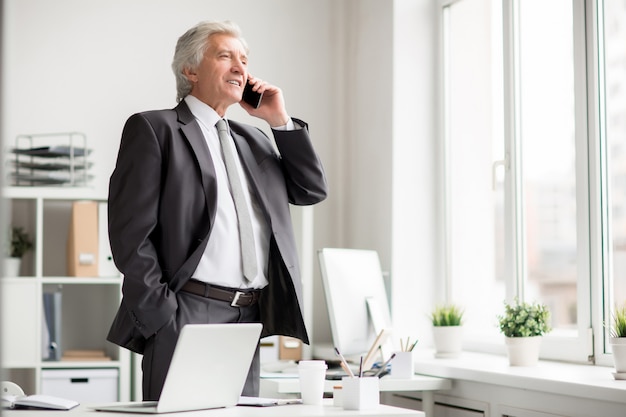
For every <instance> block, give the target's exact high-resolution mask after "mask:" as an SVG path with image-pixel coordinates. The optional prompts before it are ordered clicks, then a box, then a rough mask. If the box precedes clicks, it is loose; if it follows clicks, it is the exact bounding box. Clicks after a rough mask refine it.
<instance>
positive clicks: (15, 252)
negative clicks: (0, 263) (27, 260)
mask: <svg viewBox="0 0 626 417" xmlns="http://www.w3.org/2000/svg"><path fill="white" fill-rule="evenodd" d="M32 247H33V241H32V239H31V238H30V235H29V234H28V233H27V232H26V231H25V230H24V228H23V227H18V226H12V227H11V230H10V231H9V242H8V245H7V248H6V249H7V255H8V257H7V258H6V259H5V275H6V276H9V277H16V276H19V272H20V265H21V263H22V257H23V256H24V254H25V253H26V252H28V251H29V250H30V249H32Z"/></svg>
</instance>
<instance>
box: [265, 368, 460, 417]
mask: <svg viewBox="0 0 626 417" xmlns="http://www.w3.org/2000/svg"><path fill="white" fill-rule="evenodd" d="M335 385H341V381H330V380H326V382H325V384H324V391H325V392H326V393H331V392H333V386H335ZM260 388H261V389H260V391H261V392H260V396H261V397H270V398H298V397H299V394H300V382H299V381H298V379H297V378H263V377H262V378H261V385H260ZM450 388H452V381H451V380H449V379H445V378H438V377H432V376H425V375H413V378H411V379H394V378H391V377H389V376H388V375H387V376H384V377H382V378H381V379H380V391H381V392H402V391H421V392H422V406H423V408H424V415H425V417H433V416H434V415H435V413H434V411H435V398H434V394H433V391H437V390H447V389H450Z"/></svg>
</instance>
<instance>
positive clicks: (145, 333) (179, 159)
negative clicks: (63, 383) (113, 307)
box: [107, 101, 327, 353]
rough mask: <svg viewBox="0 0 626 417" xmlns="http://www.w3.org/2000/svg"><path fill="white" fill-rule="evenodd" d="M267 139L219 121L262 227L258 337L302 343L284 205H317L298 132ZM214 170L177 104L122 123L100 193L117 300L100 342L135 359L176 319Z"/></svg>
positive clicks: (205, 229) (195, 128)
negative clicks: (118, 276)
mask: <svg viewBox="0 0 626 417" xmlns="http://www.w3.org/2000/svg"><path fill="white" fill-rule="evenodd" d="M296 122H297V123H299V124H301V125H302V126H303V127H304V128H303V129H299V130H293V131H273V134H274V139H275V141H276V145H277V147H278V150H279V153H280V155H278V154H277V153H276V152H275V150H274V148H273V147H272V144H271V141H270V140H269V138H268V137H267V136H266V135H265V134H264V133H263V132H262V131H261V130H259V129H257V128H255V127H252V126H249V125H245V124H241V123H237V122H235V121H229V124H230V127H231V131H232V135H233V139H234V141H235V144H236V147H237V150H238V152H239V154H240V155H241V157H242V162H243V166H244V169H245V170H246V172H247V175H248V178H249V181H250V183H251V185H252V188H253V189H254V191H255V192H256V196H255V197H256V198H257V201H258V202H259V204H260V205H261V207H262V208H263V212H264V214H265V217H266V220H267V222H268V224H269V226H270V228H271V242H270V253H269V262H268V265H269V266H268V268H269V270H268V279H269V285H268V286H267V287H266V288H265V290H264V291H263V293H262V297H261V299H260V301H259V307H260V310H261V320H262V322H263V336H267V335H271V334H283V335H287V336H293V337H297V338H299V339H301V340H303V341H304V342H305V343H308V336H307V332H306V328H305V326H304V320H303V318H302V311H301V307H300V306H301V304H302V288H301V279H300V270H299V263H298V256H297V248H296V244H295V238H294V234H293V227H292V223H291V216H290V213H289V204H290V203H291V204H296V205H309V204H315V203H317V202H319V201H322V200H323V199H324V198H325V197H326V193H327V186H326V180H325V177H324V172H323V168H322V165H321V162H320V160H319V158H318V156H317V154H316V153H315V151H314V149H313V146H312V143H311V140H310V137H309V134H308V127H307V126H306V124H305V123H304V122H301V121H296ZM216 187H217V184H216V180H215V169H214V166H213V162H212V159H211V155H210V153H209V148H208V146H207V145H206V142H205V139H204V136H203V134H202V131H201V130H200V126H199V125H198V123H197V121H196V120H195V118H194V116H193V114H192V113H191V111H190V110H189V107H188V106H187V104H186V103H185V102H184V101H181V102H180V104H178V106H176V108H174V109H171V110H158V111H149V112H144V113H139V114H135V115H133V116H131V117H130V118H129V119H128V121H127V122H126V125H125V126H124V130H123V133H122V139H121V144H120V150H119V154H118V159H117V163H116V166H115V169H114V171H113V174H112V175H111V179H110V184H109V201H108V203H109V204H108V209H109V213H108V215H109V239H110V242H111V249H112V254H113V259H114V261H115V264H116V266H117V267H118V269H119V270H120V271H121V272H122V274H123V275H124V283H123V286H122V292H123V298H122V302H121V305H120V308H119V310H118V312H117V315H116V317H115V319H114V321H113V324H112V326H111V329H110V331H109V334H108V337H107V339H108V340H109V341H111V342H113V343H115V344H118V345H120V346H123V347H126V348H128V349H130V350H132V351H135V352H138V353H142V352H143V347H144V343H145V339H147V338H148V337H150V336H151V335H153V334H155V332H157V331H158V330H159V328H160V327H161V326H163V325H164V324H166V323H167V322H168V320H169V319H170V318H171V317H172V315H173V314H175V312H176V308H177V299H176V296H175V293H176V292H178V290H180V288H181V287H182V286H183V285H184V284H185V282H186V281H187V280H188V279H189V278H190V276H191V274H192V273H193V271H194V270H195V268H196V266H197V265H198V262H199V260H200V256H201V255H202V252H203V251H204V248H205V247H206V244H207V241H208V238H209V235H210V233H211V229H212V225H213V222H214V219H215V208H216V207H215V206H216V199H215V196H216Z"/></svg>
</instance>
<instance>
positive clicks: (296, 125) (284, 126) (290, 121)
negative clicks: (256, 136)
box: [272, 117, 302, 130]
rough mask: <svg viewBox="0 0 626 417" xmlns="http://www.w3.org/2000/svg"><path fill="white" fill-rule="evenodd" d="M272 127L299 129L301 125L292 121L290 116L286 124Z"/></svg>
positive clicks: (277, 128) (275, 128)
mask: <svg viewBox="0 0 626 417" xmlns="http://www.w3.org/2000/svg"><path fill="white" fill-rule="evenodd" d="M272 129H274V130H300V129H302V126H300V124H299V123H296V122H294V121H293V119H292V118H291V117H290V118H289V121H288V122H287V124H286V125H282V126H276V127H273V128H272Z"/></svg>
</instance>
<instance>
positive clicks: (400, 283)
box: [0, 0, 436, 341]
mask: <svg viewBox="0 0 626 417" xmlns="http://www.w3.org/2000/svg"><path fill="white" fill-rule="evenodd" d="M432 3H434V2H432V1H431V0H394V1H389V0H341V1H336V0H229V1H218V0H54V1H50V0H5V1H4V21H3V27H2V30H3V34H2V35H3V36H2V38H3V44H4V55H3V59H4V68H3V70H4V71H3V80H2V83H3V84H2V88H3V96H2V107H3V109H4V113H3V121H4V123H3V124H2V127H1V128H0V134H1V135H2V143H3V145H4V146H11V145H12V144H13V141H14V139H15V137H16V136H17V135H19V134H26V133H29V134H30V133H44V132H65V131H80V132H84V133H85V134H86V135H87V137H88V141H89V146H90V147H91V148H93V150H94V152H93V157H94V158H93V159H94V161H95V163H96V167H95V173H96V175H97V177H96V179H95V181H94V183H93V185H94V187H95V189H96V191H97V192H98V193H99V194H101V195H102V196H105V195H106V189H107V183H108V177H109V175H110V173H111V171H112V169H113V166H114V163H115V157H116V153H117V148H118V145H119V138H120V134H121V130H122V126H123V123H124V121H125V120H126V119H127V118H128V116H129V115H130V114H132V113H134V112H137V111H142V110H148V109H156V108H169V107H173V106H174V105H175V84H174V78H173V75H172V73H171V70H170V62H171V57H172V54H173V50H174V45H175V42H176V40H177V38H178V36H180V35H181V34H182V33H183V32H184V31H185V30H186V29H188V28H189V27H191V26H192V25H194V24H195V23H197V22H198V21H200V20H224V19H230V20H233V21H235V22H237V23H238V24H239V25H240V26H241V27H242V29H243V34H244V37H245V38H246V39H247V41H248V43H249V44H250V48H251V54H250V69H251V71H253V72H254V74H255V75H256V76H258V77H261V78H263V79H267V80H268V81H270V82H272V83H274V84H276V85H279V86H280V87H281V88H283V90H284V93H285V97H286V101H287V106H288V109H289V111H290V113H291V114H292V115H293V116H297V117H301V118H303V119H305V120H307V121H308V122H309V123H310V128H311V132H312V135H313V138H314V141H315V144H316V147H317V149H318V151H319V153H320V155H321V157H322V160H323V161H324V164H325V169H326V174H327V177H328V180H329V185H330V196H329V198H328V199H327V200H326V201H325V202H323V203H321V204H319V205H317V206H316V207H315V211H314V213H315V215H314V228H315V240H314V244H313V247H314V248H315V249H318V248H321V247H328V246H335V247H337V246H344V247H356V248H368V249H375V250H378V251H379V253H380V256H381V263H382V266H383V269H385V270H387V271H390V272H391V276H392V279H393V292H394V297H395V298H397V300H396V301H395V306H394V316H396V317H397V318H398V320H399V322H400V323H403V322H404V324H402V326H403V327H407V328H408V331H411V332H414V333H417V332H426V331H428V330H429V329H428V328H419V329H417V328H415V326H416V323H418V322H419V320H418V321H417V322H416V321H414V320H413V318H414V317H421V316H423V314H422V313H421V312H418V311H416V309H419V307H417V308H416V307H414V305H415V301H416V299H415V298H414V295H415V294H417V295H418V298H417V300H418V301H420V300H422V299H424V300H428V299H429V298H430V296H431V293H430V291H431V289H430V286H429V284H428V283H427V282H426V280H430V279H432V278H433V277H434V276H435V274H434V273H433V272H432V271H433V268H434V267H435V259H436V254H435V253H434V252H436V251H435V249H434V248H433V246H434V243H433V241H434V240H435V239H434V237H435V233H434V228H435V226H434V224H435V220H434V218H433V213H434V212H435V209H434V204H435V198H434V196H433V193H434V190H433V188H434V186H433V181H434V179H433V177H434V172H433V171H432V170H433V169H434V166H433V163H434V162H433V161H434V160H435V155H434V153H433V149H434V145H433V143H432V137H433V131H434V126H435V107H434V106H433V95H434V92H433V88H434V81H433V79H432V78H433V70H432V68H433V59H434V57H433V49H434V48H435V38H434V34H433V31H434V22H435V18H434V15H433V13H434V12H433V8H434V4H432ZM235 107H236V106H233V108H232V109H231V111H229V116H230V117H231V118H236V119H240V120H245V121H248V122H251V123H253V124H257V125H259V126H261V127H264V126H263V125H262V124H258V123H257V122H256V121H255V120H251V119H250V118H249V117H248V116H247V115H245V114H244V112H243V111H241V110H240V109H237V108H235ZM415 215H417V216H415ZM392 216H396V217H395V218H394V217H392ZM315 260H316V258H315ZM355 285H357V283H355ZM406 290H410V292H409V291H406ZM314 292H315V295H314V299H315V306H314V308H315V325H314V326H313V331H314V340H316V341H329V340H330V330H329V326H328V318H327V314H326V311H325V304H324V303H325V300H324V298H323V292H322V289H321V283H320V280H319V271H318V268H317V264H316V263H315V285H314ZM404 310H406V311H408V312H409V314H403V311H404ZM423 311H428V309H427V308H426V307H424V309H423ZM412 336H417V337H419V336H420V335H419V334H412Z"/></svg>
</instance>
